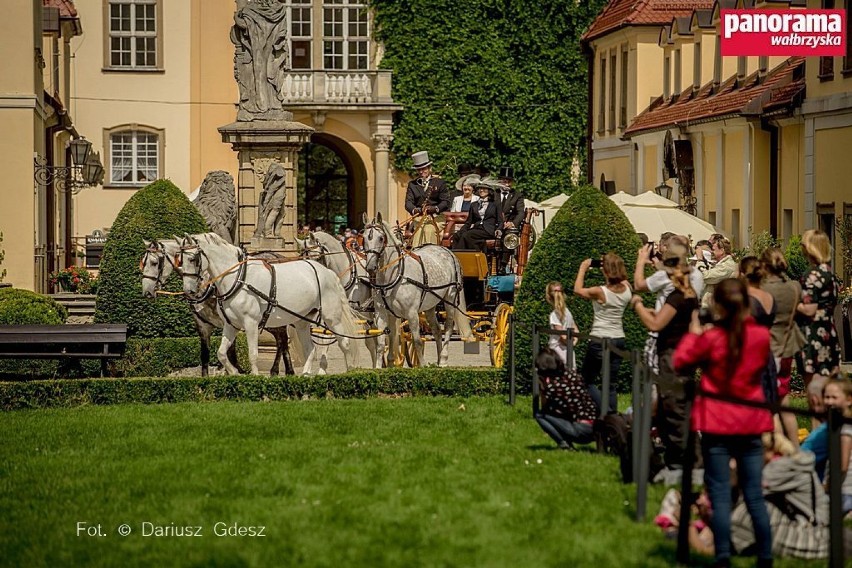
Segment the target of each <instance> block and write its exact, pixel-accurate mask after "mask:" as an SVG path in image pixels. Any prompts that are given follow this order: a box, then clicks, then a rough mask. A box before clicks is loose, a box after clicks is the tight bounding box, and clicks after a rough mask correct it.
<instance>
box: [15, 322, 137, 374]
mask: <svg viewBox="0 0 852 568" xmlns="http://www.w3.org/2000/svg"><path fill="white" fill-rule="evenodd" d="M126 344H127V325H126V324H123V323H122V324H104V323H96V324H77V325H73V324H72V325H0V359H63V360H64V359H100V360H101V377H103V376H104V375H105V374H106V363H107V359H118V358H119V357H121V356H122V355H123V354H124V348H125V346H126Z"/></svg>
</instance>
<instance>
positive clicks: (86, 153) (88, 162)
mask: <svg viewBox="0 0 852 568" xmlns="http://www.w3.org/2000/svg"><path fill="white" fill-rule="evenodd" d="M68 147H69V149H70V150H71V162H72V165H70V166H51V165H48V164H46V163H45V160H44V158H42V157H40V156H36V157H35V158H33V168H34V169H33V178H34V179H35V181H36V182H37V183H39V184H42V185H50V184H54V185H55V187H56V188H57V189H58V190H59V191H70V192H71V193H73V194H77V193H80V191H82V190H83V189H85V188H87V187H92V186H95V185H100V184H101V183H103V177H104V167H103V165H102V164H101V157H100V154H98V153H97V152H92V143H91V142H89V141H88V140H86V139H85V138H83V137H82V136H81V137H80V138H75V139H74V140H72V141H71V142H69V143H68Z"/></svg>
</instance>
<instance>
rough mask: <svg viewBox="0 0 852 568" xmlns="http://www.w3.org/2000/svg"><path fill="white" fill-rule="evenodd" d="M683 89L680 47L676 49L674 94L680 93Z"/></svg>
mask: <svg viewBox="0 0 852 568" xmlns="http://www.w3.org/2000/svg"><path fill="white" fill-rule="evenodd" d="M682 90H683V88H682V84H681V57H680V48H677V49H675V50H674V93H673V94H674V95H679V94H680V92H681V91H682Z"/></svg>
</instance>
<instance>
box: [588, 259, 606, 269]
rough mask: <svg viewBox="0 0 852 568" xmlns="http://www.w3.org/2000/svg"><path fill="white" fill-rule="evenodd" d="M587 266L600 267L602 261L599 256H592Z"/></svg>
mask: <svg viewBox="0 0 852 568" xmlns="http://www.w3.org/2000/svg"><path fill="white" fill-rule="evenodd" d="M589 266H590V267H591V268H601V267H602V266H603V261H602V260H601V259H599V258H593V259H592V263H591V264H590V265H589Z"/></svg>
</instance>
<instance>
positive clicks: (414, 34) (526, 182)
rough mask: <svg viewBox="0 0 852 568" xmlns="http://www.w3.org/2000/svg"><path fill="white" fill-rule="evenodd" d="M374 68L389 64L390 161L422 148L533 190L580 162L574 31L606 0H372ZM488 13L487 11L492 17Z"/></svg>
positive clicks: (553, 183) (582, 71)
mask: <svg viewBox="0 0 852 568" xmlns="http://www.w3.org/2000/svg"><path fill="white" fill-rule="evenodd" d="M370 4H371V6H372V7H373V9H374V10H375V17H376V24H377V33H376V37H377V38H378V39H379V40H380V41H382V42H383V45H384V47H385V54H384V57H383V59H382V61H381V64H380V65H381V67H382V68H385V69H391V70H393V73H394V79H393V96H394V100H395V101H396V102H398V103H401V104H403V105H404V106H405V110H404V111H403V112H402V113H399V114H398V116H397V120H396V124H395V126H394V142H393V149H394V152H395V165H396V167H397V168H399V169H402V170H409V169H410V168H411V158H410V155H411V154H412V153H413V152H416V151H418V150H428V151H429V156H430V157H431V158H432V160H433V161H434V162H435V164H436V170H437V172H438V173H440V174H441V175H442V176H443V177H445V178H447V179H450V180H453V179H455V177H456V165H457V164H458V162H470V163H473V164H478V165H482V166H486V167H488V168H490V170H491V171H492V172H496V171H497V169H498V168H499V167H500V166H502V165H511V166H513V167H514V168H515V172H516V174H515V175H516V177H517V178H518V180H517V186H518V187H519V188H520V189H521V190H522V191H523V192H524V194H525V195H526V196H528V197H530V198H531V199H534V200H537V201H539V200H541V199H544V198H546V197H549V196H552V195H556V194H558V193H561V192H568V191H569V190H570V188H571V181H570V176H569V173H570V166H571V160H572V157H573V156H574V155H575V153H576V155H578V157H579V159H580V163H581V164H583V163H585V146H584V143H585V140H584V137H585V134H586V112H587V77H586V61H585V58H584V56H583V55H582V53H581V51H580V43H579V38H580V36H581V35H582V33H583V32H584V31H585V29H586V28H587V27H588V25H589V24H590V23H591V21H592V19H594V17H595V15H596V14H597V13H598V11H599V10H600V8H601V7H602V6H603V5H604V4H605V1H604V0H592V1H590V2H574V1H573V0H555V1H552V2H529V1H528V0H500V1H495V0H371V2H370ZM495 14H496V15H497V16H496V17H495Z"/></svg>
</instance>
